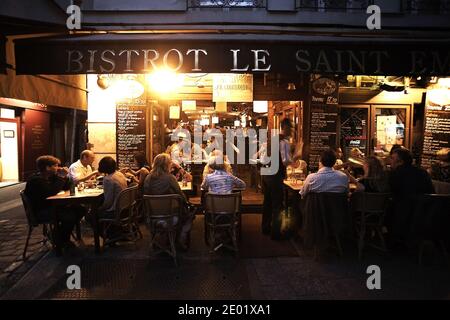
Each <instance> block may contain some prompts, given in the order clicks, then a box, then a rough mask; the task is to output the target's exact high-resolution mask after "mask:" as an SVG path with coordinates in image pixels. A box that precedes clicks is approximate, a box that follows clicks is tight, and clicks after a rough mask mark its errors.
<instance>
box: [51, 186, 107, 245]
mask: <svg viewBox="0 0 450 320" xmlns="http://www.w3.org/2000/svg"><path fill="white" fill-rule="evenodd" d="M47 201H49V202H50V204H51V205H52V206H55V207H57V206H68V205H75V204H77V205H79V204H85V205H90V206H91V212H92V215H93V218H94V219H93V226H92V228H93V229H94V245H95V253H97V254H98V253H100V230H99V223H98V212H97V209H98V207H99V206H100V205H101V202H102V201H103V189H100V188H96V189H85V190H83V191H81V192H80V191H78V190H76V192H75V195H74V196H71V195H70V192H69V191H68V190H67V191H61V192H60V193H58V194H57V195H54V196H51V197H48V198H47Z"/></svg>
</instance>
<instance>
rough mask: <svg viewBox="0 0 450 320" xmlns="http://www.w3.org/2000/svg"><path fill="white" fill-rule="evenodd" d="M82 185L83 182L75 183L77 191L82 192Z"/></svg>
mask: <svg viewBox="0 0 450 320" xmlns="http://www.w3.org/2000/svg"><path fill="white" fill-rule="evenodd" d="M84 187H85V185H84V182H79V183H78V184H77V188H78V192H83V190H84Z"/></svg>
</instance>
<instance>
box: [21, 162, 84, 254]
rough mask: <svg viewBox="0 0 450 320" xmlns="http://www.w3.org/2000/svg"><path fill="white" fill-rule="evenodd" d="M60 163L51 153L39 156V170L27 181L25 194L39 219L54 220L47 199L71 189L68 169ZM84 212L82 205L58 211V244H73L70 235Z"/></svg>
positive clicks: (64, 245) (56, 237)
mask: <svg viewBox="0 0 450 320" xmlns="http://www.w3.org/2000/svg"><path fill="white" fill-rule="evenodd" d="M60 163H61V162H60V161H59V159H58V158H55V157H53V156H49V155H46V156H41V157H39V158H37V160H36V165H37V168H38V171H39V172H38V173H37V174H35V175H33V176H31V177H30V178H29V179H28V181H27V184H26V187H25V194H26V196H27V197H28V198H29V199H30V202H31V206H32V208H33V210H34V212H35V213H36V215H37V218H38V220H39V221H50V220H52V208H51V207H50V206H49V203H48V202H47V200H46V199H47V198H48V197H50V196H54V195H56V194H58V193H59V192H60V191H62V190H68V189H69V179H68V178H67V174H68V169H67V168H61V167H59V165H60ZM60 209H62V208H60ZM84 213H85V212H84V209H83V208H82V207H80V206H71V207H69V208H66V209H65V210H58V211H57V212H56V217H55V218H56V220H57V221H58V222H60V223H61V226H60V228H59V232H58V233H57V234H54V237H55V241H56V242H57V243H56V244H57V245H58V246H59V245H62V246H63V247H67V246H73V244H72V243H71V242H70V235H71V233H72V230H73V227H74V226H75V225H76V224H77V223H78V222H79V221H80V220H81V218H82V217H83V215H84Z"/></svg>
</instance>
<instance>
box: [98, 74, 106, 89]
mask: <svg viewBox="0 0 450 320" xmlns="http://www.w3.org/2000/svg"><path fill="white" fill-rule="evenodd" d="M97 85H98V87H99V88H101V89H103V90H105V89H108V87H109V81H108V79H107V78H106V77H105V76H103V75H100V74H99V75H98V76H97Z"/></svg>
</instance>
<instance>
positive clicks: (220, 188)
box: [201, 156, 245, 193]
mask: <svg viewBox="0 0 450 320" xmlns="http://www.w3.org/2000/svg"><path fill="white" fill-rule="evenodd" d="M208 166H209V168H210V169H211V170H213V172H212V173H210V174H207V175H206V177H205V178H204V179H203V183H202V186H201V188H202V189H203V190H205V191H209V192H211V193H231V192H232V191H233V189H234V188H239V189H244V188H245V182H244V181H242V180H241V179H239V178H237V177H235V176H233V175H232V174H231V173H229V172H227V171H226V164H225V161H224V159H223V157H220V156H215V157H211V158H210V159H209V161H208Z"/></svg>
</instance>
